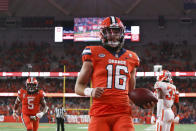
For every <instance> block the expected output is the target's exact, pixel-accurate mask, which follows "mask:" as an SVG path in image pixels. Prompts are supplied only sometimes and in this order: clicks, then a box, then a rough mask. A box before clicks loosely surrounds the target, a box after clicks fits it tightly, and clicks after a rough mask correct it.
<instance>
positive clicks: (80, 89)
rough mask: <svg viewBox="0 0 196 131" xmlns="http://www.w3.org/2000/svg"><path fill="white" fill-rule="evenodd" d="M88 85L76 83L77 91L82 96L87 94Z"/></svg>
mask: <svg viewBox="0 0 196 131" xmlns="http://www.w3.org/2000/svg"><path fill="white" fill-rule="evenodd" d="M86 87H87V85H86V84H81V83H76V85H75V93H76V94H78V95H81V96H85V94H84V90H85V88H86Z"/></svg>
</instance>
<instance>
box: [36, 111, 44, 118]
mask: <svg viewBox="0 0 196 131" xmlns="http://www.w3.org/2000/svg"><path fill="white" fill-rule="evenodd" d="M43 115H44V113H43V112H39V113H37V114H36V116H37V117H38V118H39V119H40V118H42V116H43Z"/></svg>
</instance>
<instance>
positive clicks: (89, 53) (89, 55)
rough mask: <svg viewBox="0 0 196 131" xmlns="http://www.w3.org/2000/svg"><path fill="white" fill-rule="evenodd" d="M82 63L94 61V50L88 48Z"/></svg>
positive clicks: (85, 50) (84, 51)
mask: <svg viewBox="0 0 196 131" xmlns="http://www.w3.org/2000/svg"><path fill="white" fill-rule="evenodd" d="M82 61H83V62H84V61H93V57H92V49H91V48H90V47H88V46H87V47H86V48H85V49H84V50H83V52H82Z"/></svg>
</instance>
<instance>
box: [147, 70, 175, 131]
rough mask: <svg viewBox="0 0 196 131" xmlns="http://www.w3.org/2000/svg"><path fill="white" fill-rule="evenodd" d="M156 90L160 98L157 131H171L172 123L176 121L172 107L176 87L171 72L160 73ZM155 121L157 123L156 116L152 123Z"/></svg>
mask: <svg viewBox="0 0 196 131" xmlns="http://www.w3.org/2000/svg"><path fill="white" fill-rule="evenodd" d="M154 89H155V90H156V92H157V98H158V103H157V121H156V131H170V127H171V123H172V122H173V121H175V119H174V113H173V111H172V109H171V107H172V105H173V104H174V98H175V92H176V86H175V85H173V81H172V78H171V73H170V72H169V71H167V70H163V71H161V72H160V74H159V76H158V77H157V82H156V83H155V86H154ZM153 121H155V117H154V116H152V119H151V122H153Z"/></svg>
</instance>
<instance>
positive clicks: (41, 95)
mask: <svg viewBox="0 0 196 131" xmlns="http://www.w3.org/2000/svg"><path fill="white" fill-rule="evenodd" d="M39 95H40V98H44V97H45V92H44V91H43V90H40V93H39Z"/></svg>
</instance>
